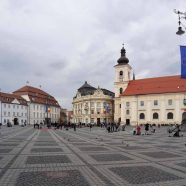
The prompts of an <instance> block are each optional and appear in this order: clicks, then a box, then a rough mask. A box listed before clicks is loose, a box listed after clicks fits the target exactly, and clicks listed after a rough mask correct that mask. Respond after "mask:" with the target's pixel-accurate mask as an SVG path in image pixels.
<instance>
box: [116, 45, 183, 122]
mask: <svg viewBox="0 0 186 186" xmlns="http://www.w3.org/2000/svg"><path fill="white" fill-rule="evenodd" d="M117 62H118V63H117V65H116V66H115V82H114V87H115V103H114V107H115V113H114V120H115V121H116V122H118V121H119V122H121V123H123V124H130V125H138V124H145V123H150V124H156V125H158V124H181V121H182V114H183V112H184V105H183V100H184V99H185V98H186V79H182V78H181V77H180V76H167V77H156V78H147V79H139V80H135V79H134V77H133V80H132V79H131V73H132V67H131V66H130V65H129V64H128V63H129V60H128V59H127V58H126V56H125V49H124V47H123V48H122V49H121V57H120V58H119V59H118V61H117Z"/></svg>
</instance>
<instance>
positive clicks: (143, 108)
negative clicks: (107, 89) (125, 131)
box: [121, 93, 185, 125]
mask: <svg viewBox="0 0 186 186" xmlns="http://www.w3.org/2000/svg"><path fill="white" fill-rule="evenodd" d="M184 97H185V96H184V93H166V94H152V95H139V96H124V97H122V98H121V121H122V122H123V123H126V120H127V119H129V120H130V124H131V125H137V124H145V123H150V124H180V123H181V120H182V113H183V99H184ZM156 101H157V103H158V104H157V105H154V102H156ZM142 103H144V105H143V104H142ZM141 113H143V114H144V115H145V119H140V114H141ZM154 113H157V114H158V119H154V118H153V114H154ZM168 113H172V114H173V119H168V118H167V115H168Z"/></svg>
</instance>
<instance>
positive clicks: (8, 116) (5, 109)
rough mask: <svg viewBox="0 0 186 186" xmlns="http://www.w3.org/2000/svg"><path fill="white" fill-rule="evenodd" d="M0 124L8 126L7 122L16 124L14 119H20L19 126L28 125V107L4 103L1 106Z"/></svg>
mask: <svg viewBox="0 0 186 186" xmlns="http://www.w3.org/2000/svg"><path fill="white" fill-rule="evenodd" d="M0 113H1V114H0V115H1V118H0V122H1V123H2V124H3V125H6V124H7V122H10V123H12V124H13V123H14V118H17V119H18V123H19V124H24V122H25V121H26V123H28V107H27V106H26V105H21V104H15V103H2V102H1V104H0Z"/></svg>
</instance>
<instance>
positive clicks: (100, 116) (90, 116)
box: [72, 82, 114, 125]
mask: <svg viewBox="0 0 186 186" xmlns="http://www.w3.org/2000/svg"><path fill="white" fill-rule="evenodd" d="M72 104H73V114H74V115H73V120H74V122H75V123H79V122H81V123H86V124H87V123H96V124H98V125H99V124H100V123H101V122H112V121H113V119H114V118H113V104H114V93H113V92H111V91H109V90H106V89H102V88H99V87H98V88H95V87H92V86H91V85H89V84H88V83H87V82H85V83H84V85H83V86H81V87H80V88H79V89H78V90H77V94H76V96H75V97H74V98H73V102H72Z"/></svg>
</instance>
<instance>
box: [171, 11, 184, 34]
mask: <svg viewBox="0 0 186 186" xmlns="http://www.w3.org/2000/svg"><path fill="white" fill-rule="evenodd" d="M174 13H175V14H178V25H179V26H178V31H177V32H176V34H177V35H182V34H184V33H185V31H184V30H182V27H181V25H182V26H183V27H184V28H185V29H186V27H185V26H184V25H183V23H182V22H181V19H185V20H186V12H180V11H179V10H178V11H177V10H176V9H174Z"/></svg>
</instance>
